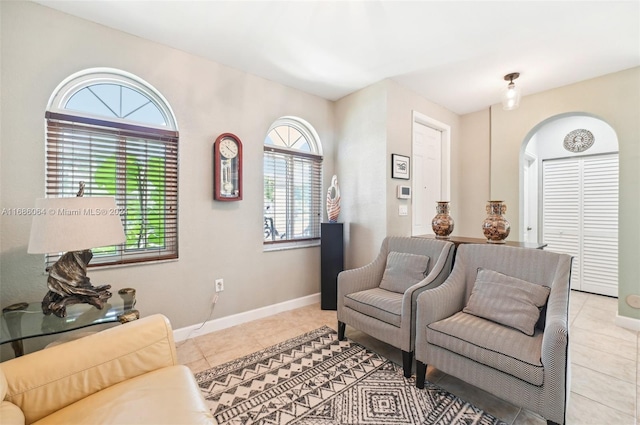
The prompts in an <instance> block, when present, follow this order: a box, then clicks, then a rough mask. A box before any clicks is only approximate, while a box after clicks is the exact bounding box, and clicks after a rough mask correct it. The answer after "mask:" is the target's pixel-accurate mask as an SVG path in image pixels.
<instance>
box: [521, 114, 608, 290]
mask: <svg viewBox="0 0 640 425" xmlns="http://www.w3.org/2000/svg"><path fill="white" fill-rule="evenodd" d="M618 162H619V161H618V138H617V136H616V133H615V130H614V129H613V128H612V127H611V126H610V125H609V124H607V123H606V122H605V121H603V120H601V119H599V118H597V117H594V116H590V115H586V114H581V113H573V114H563V115H559V116H555V117H551V118H549V119H547V120H545V121H543V122H541V123H540V124H538V125H537V126H536V127H535V128H534V129H532V131H531V132H530V133H529V135H528V136H527V138H526V139H525V141H524V142H523V144H522V148H521V151H520V165H521V167H520V171H521V172H520V214H521V217H520V229H519V232H520V238H521V240H523V241H530V242H541V243H545V244H547V248H546V249H547V250H550V251H557V252H565V253H568V254H570V255H573V256H574V261H573V269H572V278H571V288H572V289H576V290H582V291H586V292H593V293H598V294H603V295H609V296H615V297H617V296H618V186H619V184H618Z"/></svg>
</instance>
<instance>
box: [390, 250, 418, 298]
mask: <svg viewBox="0 0 640 425" xmlns="http://www.w3.org/2000/svg"><path fill="white" fill-rule="evenodd" d="M428 271H429V257H427V256H426V255H418V254H410V253H407V252H396V251H391V252H390V253H389V254H388V255H387V265H386V267H385V269H384V274H383V275H382V281H381V282H380V288H382V289H386V290H387V291H393V292H399V293H401V294H404V293H405V291H406V290H407V289H409V288H410V287H411V286H413V285H415V284H416V283H418V282H420V281H421V280H422V279H424V278H425V277H426V276H427V274H428Z"/></svg>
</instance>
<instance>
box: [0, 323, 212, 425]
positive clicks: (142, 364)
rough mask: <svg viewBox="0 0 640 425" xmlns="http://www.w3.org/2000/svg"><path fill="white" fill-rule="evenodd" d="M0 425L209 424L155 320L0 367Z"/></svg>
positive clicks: (167, 334) (164, 326)
mask: <svg viewBox="0 0 640 425" xmlns="http://www.w3.org/2000/svg"><path fill="white" fill-rule="evenodd" d="M0 400H2V402H1V404H0V423H1V424H3V425H5V424H11V425H13V424H38V425H44V424H65V425H66V424H92V425H93V424H136V425H141V424H154V425H158V424H190V425H191V424H194V425H195V424H212V423H213V417H212V415H211V413H210V412H209V409H208V408H207V406H206V404H205V401H204V398H203V396H202V394H201V392H200V390H199V388H198V386H197V384H196V382H195V379H194V377H193V374H192V373H191V371H190V370H189V368H187V367H186V366H184V365H178V364H177V357H176V349H175V345H174V341H173V333H172V330H171V325H170V323H169V321H168V320H167V318H166V317H164V316H162V315H160V314H156V315H153V316H149V317H146V318H143V319H140V320H136V321H134V322H130V323H126V324H124V325H121V326H117V327H114V328H111V329H107V330H105V331H103V332H99V333H96V334H93V335H90V336H87V337H84V338H81V339H77V340H75V341H71V342H67V343H64V344H60V345H57V346H54V347H51V348H47V349H45V350H41V351H37V352H34V353H31V354H28V355H25V356H23V357H18V358H15V359H12V360H9V361H6V362H3V363H0Z"/></svg>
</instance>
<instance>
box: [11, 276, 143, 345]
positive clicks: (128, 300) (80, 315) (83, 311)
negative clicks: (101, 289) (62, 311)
mask: <svg viewBox="0 0 640 425" xmlns="http://www.w3.org/2000/svg"><path fill="white" fill-rule="evenodd" d="M118 295H119V296H118ZM118 295H115V296H112V297H111V298H109V300H108V301H107V303H105V305H104V307H103V308H102V309H101V310H98V309H97V308H96V307H94V306H92V305H90V304H74V305H69V306H67V316H66V317H58V316H56V315H54V314H49V315H45V314H44V313H43V312H42V303H41V302H34V303H18V304H13V305H10V306H8V307H5V308H3V309H2V313H0V344H6V343H9V342H10V343H11V347H12V348H13V352H14V354H15V355H16V357H19V356H22V355H23V354H24V348H23V345H22V341H23V340H24V339H28V338H35V337H39V336H45V335H55V334H59V333H63V332H69V331H73V330H76V329H81V328H86V327H88V326H95V325H100V324H103V323H113V322H121V323H125V322H129V321H132V320H136V319H137V318H139V317H140V314H139V313H138V311H137V310H133V307H134V305H135V303H136V300H135V290H134V289H132V288H124V289H121V290H120V291H118Z"/></svg>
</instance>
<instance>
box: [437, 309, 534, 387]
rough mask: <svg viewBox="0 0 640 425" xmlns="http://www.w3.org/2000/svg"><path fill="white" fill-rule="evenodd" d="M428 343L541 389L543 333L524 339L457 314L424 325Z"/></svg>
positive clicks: (477, 319) (498, 326)
mask: <svg viewBox="0 0 640 425" xmlns="http://www.w3.org/2000/svg"><path fill="white" fill-rule="evenodd" d="M426 335H427V341H428V342H429V344H433V345H436V346H438V347H442V348H444V349H446V350H449V351H453V352H455V353H458V354H460V355H462V356H464V357H466V358H468V359H471V360H473V361H475V362H478V363H481V364H483V365H486V366H489V367H492V368H494V369H497V370H499V371H501V372H504V373H507V374H509V375H512V376H515V377H516V378H519V379H522V380H523V381H526V382H529V383H530V384H533V385H537V386H541V385H542V384H543V380H544V367H543V366H542V360H541V353H542V335H543V333H542V331H540V330H539V329H536V331H535V334H534V335H533V336H527V335H525V334H523V333H522V332H520V331H517V330H515V329H513V328H509V327H506V326H502V325H500V324H498V323H494V322H492V321H490V320H485V319H482V318H480V317H476V316H473V315H471V314H467V313H464V312H458V313H456V314H454V315H453V316H450V317H448V318H446V319H444V320H441V321H439V322H434V323H431V324H430V325H428V326H427V332H426Z"/></svg>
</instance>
